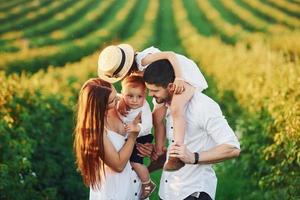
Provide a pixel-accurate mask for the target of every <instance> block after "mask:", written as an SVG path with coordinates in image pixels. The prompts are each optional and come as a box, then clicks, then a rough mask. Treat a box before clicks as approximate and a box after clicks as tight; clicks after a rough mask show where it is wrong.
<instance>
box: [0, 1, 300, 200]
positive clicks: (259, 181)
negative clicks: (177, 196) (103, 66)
mask: <svg viewBox="0 0 300 200" xmlns="http://www.w3.org/2000/svg"><path fill="white" fill-rule="evenodd" d="M0 24H1V25H0V199H2V200H8V199H9V200H11V199H16V200H19V199H20V200H21V199H22V200H23V199H25V200H27V199H37V200H39V199H88V188H86V187H85V186H84V185H83V181H82V179H81V177H80V175H79V173H78V172H77V171H76V167H75V164H74V155H73V152H72V143H73V129H74V119H75V115H74V113H75V107H76V101H77V95H78V92H79V89H80V86H81V85H82V84H83V82H85V81H86V80H87V79H88V78H89V77H96V76H97V73H96V72H97V60H98V55H99V52H100V51H101V49H103V48H104V47H105V46H107V45H110V44H118V43H129V44H131V45H132V46H133V47H134V48H135V49H136V50H137V51H140V50H143V49H144V48H146V47H149V46H155V47H158V48H160V49H161V50H168V51H175V52H177V53H180V54H184V55H186V56H187V57H189V58H191V59H192V60H194V61H195V62H196V63H197V64H198V66H199V68H200V69H201V71H202V72H203V73H204V74H205V77H206V79H207V80H208V82H209V88H208V89H207V90H206V91H205V93H206V94H207V95H209V96H210V97H212V98H213V99H215V100H216V101H217V102H218V103H219V104H220V105H221V107H222V110H223V112H224V115H225V116H226V118H227V119H228V121H229V123H230V125H231V126H232V127H233V129H234V130H235V132H236V134H237V136H238V137H239V139H240V142H241V148H242V152H241V155H240V157H239V158H237V159H234V160H229V161H226V162H223V163H221V164H217V165H215V169H216V173H217V176H218V188H217V197H216V199H220V200H223V199H224V200H229V199H230V200H232V199H243V200H244V199H245V200H250V199H280V200H283V199H300V190H299V185H300V151H299V150H300V64H299V62H300V61H299V56H300V31H299V30H300V1H299V0H160V1H159V0H127V1H125V0H105V1H104V0H102V1H100V0H84V1H83V0H81V1H75V0H61V1H58V0H56V1H55V0H34V1H29V0H10V1H5V0H1V1H0ZM117 87H118V88H119V86H118V85H117ZM149 100H150V99H149ZM160 174H161V171H158V172H155V173H153V174H152V177H153V178H154V180H155V182H156V183H158V184H159V179H160ZM151 199H158V196H157V191H156V193H155V194H154V195H152V196H151Z"/></svg>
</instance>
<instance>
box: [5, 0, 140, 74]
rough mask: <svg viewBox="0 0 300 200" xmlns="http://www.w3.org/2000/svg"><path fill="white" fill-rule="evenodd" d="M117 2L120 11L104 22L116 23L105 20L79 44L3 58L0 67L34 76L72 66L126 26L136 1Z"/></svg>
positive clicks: (77, 42)
mask: <svg viewBox="0 0 300 200" xmlns="http://www.w3.org/2000/svg"><path fill="white" fill-rule="evenodd" d="M124 3H125V1H120V2H119V3H118V7H122V8H121V9H119V10H115V12H113V13H108V14H107V16H106V17H107V18H106V19H110V18H115V20H106V21H105V23H104V26H103V27H101V28H100V29H98V30H96V31H94V32H92V33H90V34H89V35H88V36H86V37H85V38H83V39H81V40H74V41H70V42H66V43H64V44H63V45H60V46H53V47H43V48H38V49H35V51H34V50H28V51H24V52H23V54H22V53H18V54H17V55H18V59H15V58H14V57H15V56H14V54H11V55H8V54H6V55H4V56H2V64H0V65H1V66H2V67H4V68H5V70H6V71H7V72H8V73H12V72H21V71H23V70H24V71H29V72H35V71H37V70H38V69H40V68H45V67H47V66H48V65H54V66H63V65H64V64H65V63H67V62H74V61H77V60H79V59H80V58H81V57H83V56H87V55H89V54H91V53H93V52H94V51H96V50H97V49H99V46H100V45H101V44H102V43H103V42H104V41H105V40H108V39H112V38H113V37H114V36H115V34H116V33H117V32H118V31H119V29H120V28H121V27H122V24H123V23H125V21H126V20H127V17H128V15H129V13H130V11H131V10H133V8H134V6H135V5H136V4H135V3H136V1H129V2H126V4H125V5H124Z"/></svg>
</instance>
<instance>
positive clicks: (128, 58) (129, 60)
mask: <svg viewBox="0 0 300 200" xmlns="http://www.w3.org/2000/svg"><path fill="white" fill-rule="evenodd" d="M118 47H119V48H121V49H122V50H123V51H124V53H125V63H124V65H123V68H122V70H121V71H120V72H119V74H120V76H119V77H108V76H106V75H105V73H103V71H101V70H100V71H98V76H99V77H100V78H101V79H103V80H105V81H107V82H109V83H116V82H118V81H120V80H122V79H123V78H125V76H126V75H127V74H128V72H129V70H130V68H131V66H132V64H133V60H134V50H133V48H132V46H130V45H128V44H120V45H118Z"/></svg>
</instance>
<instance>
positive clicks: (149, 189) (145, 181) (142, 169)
mask: <svg viewBox="0 0 300 200" xmlns="http://www.w3.org/2000/svg"><path fill="white" fill-rule="evenodd" d="M131 166H132V167H133V169H134V171H135V172H136V173H137V175H138V177H139V178H140V179H141V182H142V191H141V196H140V198H141V199H146V198H148V197H149V196H150V195H151V194H152V193H153V192H154V190H155V188H156V185H155V183H154V182H152V180H151V179H150V175H149V171H148V168H147V167H146V166H145V165H143V164H140V163H136V162H131Z"/></svg>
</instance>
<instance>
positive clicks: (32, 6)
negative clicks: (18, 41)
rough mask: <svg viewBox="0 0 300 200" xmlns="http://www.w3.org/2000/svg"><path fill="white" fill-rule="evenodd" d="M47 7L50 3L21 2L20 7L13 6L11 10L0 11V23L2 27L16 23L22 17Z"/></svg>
mask: <svg viewBox="0 0 300 200" xmlns="http://www.w3.org/2000/svg"><path fill="white" fill-rule="evenodd" d="M49 5H51V1H41V2H34V1H31V2H29V1H27V2H23V3H22V4H20V5H13V7H12V8H13V9H5V10H1V11H2V12H3V14H2V15H1V18H0V23H2V24H3V25H5V24H9V23H11V24H14V23H16V22H17V20H20V19H21V18H22V17H25V16H26V15H27V14H28V13H30V12H33V11H35V10H38V9H41V8H43V7H44V6H49Z"/></svg>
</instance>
